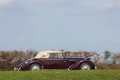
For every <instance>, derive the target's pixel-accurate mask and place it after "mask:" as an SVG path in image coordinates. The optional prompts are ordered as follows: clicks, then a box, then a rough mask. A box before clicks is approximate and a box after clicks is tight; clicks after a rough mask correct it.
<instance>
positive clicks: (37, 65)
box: [29, 63, 42, 71]
mask: <svg viewBox="0 0 120 80" xmlns="http://www.w3.org/2000/svg"><path fill="white" fill-rule="evenodd" d="M29 69H30V70H31V71H35V70H36V71H39V70H41V69H42V66H41V65H39V64H37V63H34V64H32V65H31V66H30V68H29Z"/></svg>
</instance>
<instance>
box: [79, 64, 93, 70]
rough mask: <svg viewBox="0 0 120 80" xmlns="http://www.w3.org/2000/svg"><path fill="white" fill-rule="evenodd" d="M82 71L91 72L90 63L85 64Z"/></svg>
mask: <svg viewBox="0 0 120 80" xmlns="http://www.w3.org/2000/svg"><path fill="white" fill-rule="evenodd" d="M80 69H81V70H90V69H91V68H90V65H89V64H88V63H83V64H82V65H81V67H80Z"/></svg>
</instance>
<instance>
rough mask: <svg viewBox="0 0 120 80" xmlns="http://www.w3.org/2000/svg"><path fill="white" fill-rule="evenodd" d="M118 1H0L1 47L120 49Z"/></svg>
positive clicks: (13, 48) (118, 50)
mask: <svg viewBox="0 0 120 80" xmlns="http://www.w3.org/2000/svg"><path fill="white" fill-rule="evenodd" d="M119 36H120V0H0V50H28V49H34V50H37V51H42V50H50V49H55V50H60V49H65V50H70V51H84V50H86V51H97V52H103V51H105V50H109V51H111V52H120V37H119Z"/></svg>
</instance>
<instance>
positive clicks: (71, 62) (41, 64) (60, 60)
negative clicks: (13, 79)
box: [14, 50, 95, 71]
mask: <svg viewBox="0 0 120 80" xmlns="http://www.w3.org/2000/svg"><path fill="white" fill-rule="evenodd" d="M42 69H68V70H91V69H95V65H94V63H93V62H92V61H91V59H90V58H65V56H64V55H63V52H62V51H53V50H51V51H43V52H40V53H38V54H37V55H36V57H35V58H32V59H29V60H26V61H24V62H22V63H21V64H20V65H18V66H17V67H15V68H14V70H25V71H26V70H42Z"/></svg>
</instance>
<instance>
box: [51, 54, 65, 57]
mask: <svg viewBox="0 0 120 80" xmlns="http://www.w3.org/2000/svg"><path fill="white" fill-rule="evenodd" d="M49 58H64V57H63V55H62V53H50V57H49Z"/></svg>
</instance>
